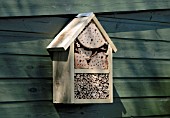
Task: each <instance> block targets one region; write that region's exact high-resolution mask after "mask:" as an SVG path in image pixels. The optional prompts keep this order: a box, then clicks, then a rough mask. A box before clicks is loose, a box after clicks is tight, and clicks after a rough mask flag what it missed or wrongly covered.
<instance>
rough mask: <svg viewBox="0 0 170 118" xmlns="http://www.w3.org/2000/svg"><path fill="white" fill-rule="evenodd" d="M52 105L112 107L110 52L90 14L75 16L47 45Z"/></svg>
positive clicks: (105, 37) (112, 49) (108, 42)
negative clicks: (51, 63) (78, 104)
mask: <svg viewBox="0 0 170 118" xmlns="http://www.w3.org/2000/svg"><path fill="white" fill-rule="evenodd" d="M47 50H48V51H49V53H50V55H51V57H52V61H53V102H54V103H112V102H113V90H112V89H113V88H112V85H113V83H112V52H116V51H117V49H116V47H115V45H114V44H113V42H112V41H111V39H110V38H109V36H108V35H107V33H106V32H105V30H104V29H103V27H102V26H101V24H100V23H99V21H98V20H97V18H96V17H95V15H94V14H93V13H82V14H78V15H77V16H76V18H74V19H73V20H72V21H71V22H70V23H69V24H68V25H67V26H66V27H65V28H64V29H63V30H62V31H61V32H60V33H59V34H58V35H57V36H56V37H55V38H54V40H53V41H52V42H51V43H50V44H49V45H48V47H47Z"/></svg>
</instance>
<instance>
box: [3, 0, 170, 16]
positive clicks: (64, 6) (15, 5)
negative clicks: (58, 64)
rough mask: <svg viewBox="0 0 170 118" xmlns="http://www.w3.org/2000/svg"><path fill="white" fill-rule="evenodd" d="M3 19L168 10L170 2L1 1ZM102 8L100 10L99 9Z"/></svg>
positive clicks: (88, 0) (108, 0) (109, 0)
mask: <svg viewBox="0 0 170 118" xmlns="http://www.w3.org/2000/svg"><path fill="white" fill-rule="evenodd" d="M0 7H1V9H0V14H1V17H8V16H35V15H55V14H77V13H81V12H91V11H93V12H95V13H96V12H120V11H139V10H151V9H168V8H170V2H169V1H168V0H150V1H147V0H131V1H128V2H127V1H126V0H114V1H113V0H106V1H102V0H100V1H98V2H96V1H90V0H87V1H79V0H71V1H70V0H69V1H68V0H66V1H61V0H59V1H56V0H49V1H48V2H47V1H43V2H42V1H40V0H30V1H1V6H0ZM99 8H100V9H99Z"/></svg>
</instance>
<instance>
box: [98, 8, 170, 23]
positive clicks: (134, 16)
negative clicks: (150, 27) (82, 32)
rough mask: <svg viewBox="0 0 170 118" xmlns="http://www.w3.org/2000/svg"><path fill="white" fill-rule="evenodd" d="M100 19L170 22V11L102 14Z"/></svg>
mask: <svg viewBox="0 0 170 118" xmlns="http://www.w3.org/2000/svg"><path fill="white" fill-rule="evenodd" d="M98 16H99V17H110V18H111V17H112V18H116V19H129V20H138V21H150V22H164V23H168V22H170V17H169V16H170V10H169V9H167V10H155V11H154V10H151V11H140V12H131V13H114V12H112V13H110V14H109V15H108V14H100V15H98Z"/></svg>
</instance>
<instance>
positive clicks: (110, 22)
mask: <svg viewBox="0 0 170 118" xmlns="http://www.w3.org/2000/svg"><path fill="white" fill-rule="evenodd" d="M98 19H99V21H100V23H101V24H102V26H103V28H104V29H105V30H106V32H107V33H117V32H128V31H131V32H132V31H146V30H156V29H165V28H170V24H169V23H164V22H152V21H142V20H133V19H118V18H105V17H98Z"/></svg>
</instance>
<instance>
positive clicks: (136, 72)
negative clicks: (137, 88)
mask: <svg viewBox="0 0 170 118" xmlns="http://www.w3.org/2000/svg"><path fill="white" fill-rule="evenodd" d="M113 65H114V66H113V75H114V77H169V76H170V63H169V60H147V59H146V60H143V59H113Z"/></svg>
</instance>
